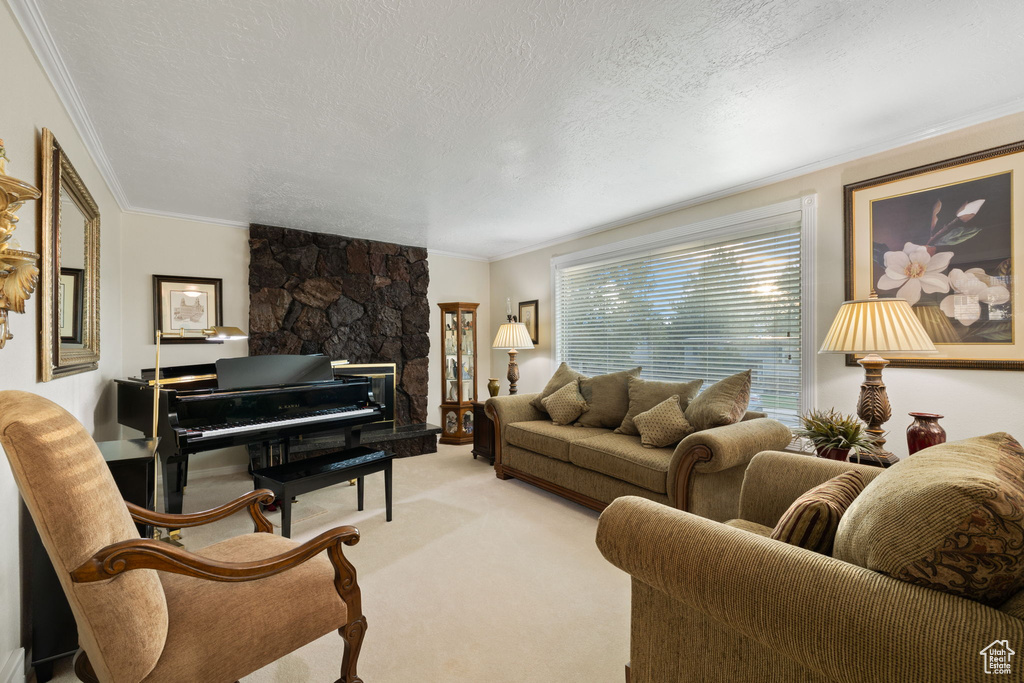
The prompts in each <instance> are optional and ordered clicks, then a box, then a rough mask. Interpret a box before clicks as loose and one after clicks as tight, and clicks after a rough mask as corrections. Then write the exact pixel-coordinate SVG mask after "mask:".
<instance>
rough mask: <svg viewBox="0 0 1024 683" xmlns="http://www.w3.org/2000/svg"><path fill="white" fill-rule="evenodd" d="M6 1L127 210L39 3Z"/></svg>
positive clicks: (98, 166) (116, 195)
mask: <svg viewBox="0 0 1024 683" xmlns="http://www.w3.org/2000/svg"><path fill="white" fill-rule="evenodd" d="M7 4H8V5H9V6H10V8H11V11H12V12H13V13H14V17H15V19H17V21H18V24H19V25H20V26H21V30H22V32H24V34H25V37H26V38H27V39H28V42H29V45H31V46H32V50H33V52H35V53H36V58H37V59H39V63H40V64H41V65H42V67H43V71H45V72H46V75H47V76H48V77H49V79H50V83H51V84H52V85H53V88H54V90H56V91H57V97H59V98H60V101H61V102H62V103H63V104H64V109H66V110H67V113H68V116H69V117H70V118H71V123H72V124H74V126H75V129H76V130H77V131H78V134H79V135H80V136H81V137H82V142H83V143H84V144H85V149H86V151H87V152H88V153H89V156H91V157H92V160H93V163H95V164H96V167H97V168H99V171H100V175H102V176H103V180H104V181H106V183H107V187H108V188H109V189H110V193H111V194H112V195H114V199H115V200H116V201H117V204H118V206H119V207H121V210H122V211H124V210H127V209H130V208H131V205H130V204H129V202H128V197H127V195H125V192H124V188H123V187H122V186H121V181H120V180H118V178H117V173H116V172H115V171H114V167H113V166H112V165H111V163H110V158H109V157H108V156H107V153H106V151H105V150H104V149H103V144H102V143H101V142H100V137H99V134H98V133H97V132H96V128H95V126H93V124H92V119H91V118H90V117H89V113H88V112H87V111H86V110H85V103H84V102H83V101H82V97H81V95H79V93H78V88H76V87H75V83H74V81H73V80H72V79H71V72H70V71H68V67H67V65H66V64H65V63H64V59H63V58H62V57H61V56H60V51H59V50H58V49H57V44H56V43H55V42H54V40H53V35H52V34H51V33H50V29H49V28H48V27H47V26H46V21H45V20H44V19H43V15H42V12H40V11H39V5H38V4H36V0H7Z"/></svg>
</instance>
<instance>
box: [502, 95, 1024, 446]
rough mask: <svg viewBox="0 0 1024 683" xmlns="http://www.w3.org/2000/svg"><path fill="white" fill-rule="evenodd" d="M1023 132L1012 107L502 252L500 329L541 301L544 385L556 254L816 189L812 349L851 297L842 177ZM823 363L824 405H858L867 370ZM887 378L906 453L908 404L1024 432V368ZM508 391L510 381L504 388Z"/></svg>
mask: <svg viewBox="0 0 1024 683" xmlns="http://www.w3.org/2000/svg"><path fill="white" fill-rule="evenodd" d="M1022 138H1024V114H1021V115H1015V116H1010V117H1006V118H1003V119H999V120H997V121H993V122H989V123H986V124H982V125H978V126H974V127H971V128H968V129H965V130H962V131H958V132H956V133H952V134H948V135H943V136H941V137H938V138H935V139H932V140H926V141H923V142H919V143H915V144H912V145H907V146H905V147H900V148H898V149H895V150H891V151H889V152H885V153H882V154H877V155H874V156H871V157H867V158H864V159H859V160H857V161H853V162H849V163H846V164H842V165H839V166H835V167H832V168H829V169H826V170H823V171H818V172H816V173H810V174H808V175H804V176H800V177H798V178H794V179H792V180H787V181H784V182H780V183H776V184H774V185H770V186H767V187H763V188H760V189H757V190H752V191H749V192H744V193H742V194H737V195H733V196H730V197H726V198H724V199H720V200H717V201H713V202H708V203H706V204H701V205H698V206H694V207H691V208H688V209H683V210H680V211H676V212H673V213H671V214H666V215H664V216H659V217H657V218H652V219H649V220H645V221H641V222H638V223H634V224H631V225H627V226H624V227H621V228H617V229H614V230H609V231H607V232H603V233H598V234H594V235H589V236H587V237H584V238H581V239H577V240H573V241H571V242H565V243H562V244H558V245H555V246H554V247H548V248H544V249H540V250H537V251H533V252H530V253H528V254H523V255H520V256H516V257H513V258H508V259H503V260H500V261H495V262H494V263H492V264H491V326H492V327H495V328H496V326H497V325H498V324H500V323H501V322H502V320H503V313H504V308H503V307H504V302H505V297H506V296H511V297H512V300H513V301H517V300H519V301H521V300H523V299H539V300H540V307H541V318H540V322H541V327H540V340H541V343H540V346H539V348H537V349H536V350H534V351H523V352H521V353H520V354H519V366H520V371H521V375H522V379H521V380H520V383H519V385H520V390H521V391H537V390H539V389H540V388H542V387H543V386H544V383H545V382H546V381H547V379H548V377H550V375H551V372H552V371H553V369H554V367H553V349H552V345H551V332H552V325H553V319H552V317H551V313H552V310H551V258H552V257H553V256H557V255H560V254H566V253H570V252H574V251H578V250H580V249H586V248H588V247H593V246H596V245H601V244H608V243H610V242H617V241H620V240H624V239H627V238H630V237H635V236H637V235H641V234H646V233H651V232H656V231H659V230H665V229H668V228H673V227H677V226H680V225H686V224H689V223H695V222H697V221H701V220H705V219H708V218H712V217H715V216H722V215H727V214H731V213H735V212H738V211H743V210H746V209H752V208H756V207H760V206H765V205H768V204H773V203H776V202H780V201H783V200H787V199H794V198H796V197H800V196H802V195H806V194H811V193H817V195H818V232H817V249H816V253H815V261H816V263H815V267H816V275H815V283H816V284H815V287H814V292H813V299H812V300H813V302H814V305H815V312H816V314H817V328H818V329H817V336H816V346H815V347H814V349H811V352H812V353H813V352H814V351H815V350H816V349H817V345H820V343H821V340H822V338H823V337H824V335H825V332H826V331H827V329H828V326H829V324H830V323H831V322H832V319H833V318H834V317H835V312H836V310H837V309H838V306H839V304H840V303H841V302H842V301H843V293H844V284H843V266H844V255H843V185H845V184H848V183H852V182H856V181H859V180H864V179H867V178H873V177H875V176H879V175H883V174H886V173H891V172H894V171H899V170H901V169H907V168H912V167H914V166H918V165H921V164H926V163H930V162H934V161H940V160H942V159H948V158H950V157H954V156H958V155H961V154H966V153H969V152H976V151H980V150H983V149H987V148H989V147H994V146H996V145H1001V144H1005V143H1008V142H1015V141H1017V140H1021V139H1022ZM504 362H505V355H504V353H503V352H492V355H491V363H492V367H494V368H498V367H499V364H502V363H504ZM816 367H817V370H816V372H817V400H816V403H817V405H818V406H819V407H828V406H835V407H836V408H838V409H840V410H843V411H845V412H854V410H855V403H856V399H857V395H858V391H859V387H860V382H861V381H862V379H863V373H862V371H861V370H860V369H859V368H847V367H845V365H844V361H843V357H842V356H835V355H823V356H817V366H816ZM884 378H885V382H886V385H887V386H888V390H889V398H890V401H891V403H892V406H893V418H892V420H890V421H889V423H888V424H887V425H886V426H887V427H888V428H889V430H890V432H891V434H890V437H889V444H888V445H889V446H890V447H891V448H892V450H893V451H894V452H896V453H898V454H903V453H906V439H905V438H904V436H903V432H904V430H905V429H906V426H907V425H908V424H910V421H911V420H910V418H909V417H907V413H908V412H909V411H927V412H936V413H941V414H943V415H945V416H946V419H945V420H943V421H942V424H943V425H944V426H945V427H946V431H947V433H948V434H949V438H950V439H951V440H953V439H960V438H966V437H969V436H973V435H977V434H985V433H988V432H992V431H996V430H1005V431H1009V432H1011V433H1016V436H1017V437H1019V438H1024V427H1022V425H1021V422H1020V418H1019V416H1020V415H1021V414H1022V413H1024V392H1022V391H1021V389H1020V387H1021V386H1022V382H1024V374H1022V373H1015V372H999V371H981V370H921V369H911V368H889V369H887V370H886V371H885V377H884ZM505 391H506V389H505V387H504V384H503V387H502V393H504V392H505Z"/></svg>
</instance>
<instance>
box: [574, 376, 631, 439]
mask: <svg viewBox="0 0 1024 683" xmlns="http://www.w3.org/2000/svg"><path fill="white" fill-rule="evenodd" d="M639 374H640V368H639V367H636V368H633V369H632V370H622V371H620V372H609V373H608V374H607V375H598V376H596V377H585V378H583V379H581V380H580V393H581V394H583V398H584V400H586V402H587V405H588V406H590V410H589V411H587V412H586V413H584V414H583V417H581V418H580V421H579V426H580V427H604V428H605V429H615V428H616V427H618V426H619V425H620V424H622V418H624V417H626V412H627V411H628V410H629V385H628V384H627V382H628V381H629V378H630V377H636V376H637V375H639Z"/></svg>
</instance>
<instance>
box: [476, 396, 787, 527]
mask: <svg viewBox="0 0 1024 683" xmlns="http://www.w3.org/2000/svg"><path fill="white" fill-rule="evenodd" d="M536 397H537V394H517V395H514V396H496V397H494V398H490V399H488V400H487V403H486V406H485V410H486V412H487V415H488V417H490V418H491V420H493V421H494V426H495V457H494V470H495V474H496V475H497V477H498V478H499V479H509V478H510V477H514V478H516V479H520V480H522V481H525V482H528V483H530V484H533V485H534V486H537V487H539V488H542V489H544V490H546V491H551V492H552V493H555V494H558V495H560V496H563V497H565V498H568V499H569V500H572V501H575V502H577V503H579V504H581V505H585V506H587V507H589V508H591V509H593V510H597V511H601V510H603V509H604V508H605V507H606V506H607V505H608V504H609V503H611V502H612V501H613V500H615V499H616V498H618V497H620V496H642V497H644V498H647V499H649V500H653V501H656V502H659V503H663V504H665V505H670V506H672V507H674V508H678V509H680V510H686V511H688V512H692V513H694V514H697V515H700V516H702V517H707V518H709V519H713V520H718V521H725V520H728V519H733V518H734V517H736V516H737V506H738V501H739V494H740V486H741V485H742V483H743V473H744V472H745V471H746V468H747V463H749V462H750V459H751V458H753V457H754V455H755V454H756V453H759V452H760V451H763V450H778V449H781V448H785V447H786V446H787V445H788V444H789V442H790V441H791V440H792V438H793V437H792V434H791V433H790V430H789V428H788V427H786V426H785V425H783V424H782V423H781V422H778V421H776V420H771V419H768V418H766V417H764V415H763V414H762V413H753V412H748V413H747V414H746V416H745V417H744V419H743V421H741V422H738V423H736V424H731V425H727V426H724V427H715V428H713V429H706V430H704V431H699V432H696V433H694V434H691V435H689V436H687V437H686V438H685V439H683V440H682V441H681V442H680V443H679V444H678V445H677V446H676V447H674V448H644V447H643V446H641V445H640V437H638V436H630V435H627V434H616V433H614V432H613V430H611V429H604V428H600V427H575V426H560V425H555V424H553V423H552V422H551V419H550V418H549V417H548V416H547V415H546V414H544V413H542V412H540V411H539V410H537V409H536V408H535V407H534V406H533V405H531V401H532V400H533V399H534V398H536Z"/></svg>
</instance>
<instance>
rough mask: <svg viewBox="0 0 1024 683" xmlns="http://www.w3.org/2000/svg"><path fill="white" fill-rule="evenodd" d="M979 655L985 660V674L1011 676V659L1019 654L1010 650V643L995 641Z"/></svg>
mask: <svg viewBox="0 0 1024 683" xmlns="http://www.w3.org/2000/svg"><path fill="white" fill-rule="evenodd" d="M978 654H980V655H981V656H982V658H983V659H984V660H985V673H987V674H1009V673H1012V671H1011V664H1010V659H1011V658H1012V657H1013V656H1014V655H1015V654H1017V653H1016V652H1014V651H1013V650H1011V649H1010V643H1009V641H1007V640H993V641H992V642H991V643H989V645H988V647H986V648H985V649H984V650H982V651H981V652H979V653H978Z"/></svg>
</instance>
